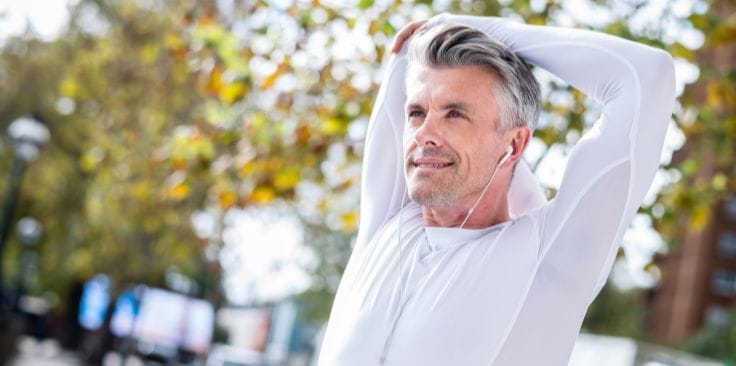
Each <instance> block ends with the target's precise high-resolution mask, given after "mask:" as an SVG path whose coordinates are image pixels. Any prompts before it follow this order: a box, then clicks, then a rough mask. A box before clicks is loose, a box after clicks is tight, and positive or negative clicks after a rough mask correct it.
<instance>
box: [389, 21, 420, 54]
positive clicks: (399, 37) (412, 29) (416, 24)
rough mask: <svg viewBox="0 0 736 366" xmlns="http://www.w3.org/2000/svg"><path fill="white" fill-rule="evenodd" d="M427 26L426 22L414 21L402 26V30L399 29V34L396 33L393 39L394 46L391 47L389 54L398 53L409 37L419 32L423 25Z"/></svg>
mask: <svg viewBox="0 0 736 366" xmlns="http://www.w3.org/2000/svg"><path fill="white" fill-rule="evenodd" d="M426 24H427V20H416V21H413V22H411V23H409V24H407V25H405V26H404V28H401V30H400V31H399V33H396V38H394V44H393V46H391V52H393V53H398V52H399V51H400V50H401V47H402V46H403V45H404V43H405V42H406V41H407V40H408V39H409V38H411V36H412V35H413V34H414V33H416V32H417V31H421V30H422V29H423V28H424V27H425V25H426Z"/></svg>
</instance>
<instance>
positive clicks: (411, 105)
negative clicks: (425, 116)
mask: <svg viewBox="0 0 736 366" xmlns="http://www.w3.org/2000/svg"><path fill="white" fill-rule="evenodd" d="M440 109H442V110H448V109H457V110H461V111H464V112H470V111H471V110H472V108H470V106H469V105H467V104H465V103H462V102H450V103H447V104H444V105H443V106H442V107H441V108H440ZM406 110H407V111H411V110H424V107H423V106H422V105H421V104H419V103H409V104H407V105H406Z"/></svg>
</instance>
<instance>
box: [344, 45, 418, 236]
mask: <svg viewBox="0 0 736 366" xmlns="http://www.w3.org/2000/svg"><path fill="white" fill-rule="evenodd" d="M385 67H386V69H385V71H384V72H385V76H384V77H383V82H382V84H381V87H380V89H379V91H378V96H377V97H376V102H375V104H374V105H373V112H372V114H371V118H370V122H369V124H368V131H367V132H366V139H365V148H364V152H363V171H362V178H361V187H360V225H359V227H358V237H357V239H356V242H355V247H356V248H357V247H360V246H362V245H366V244H367V243H368V242H369V241H370V240H371V238H372V237H373V236H374V235H375V233H376V231H377V230H378V228H379V227H380V226H381V225H382V224H383V223H384V222H385V221H386V220H388V219H389V218H391V217H392V216H394V215H395V214H396V213H397V212H398V210H399V206H400V204H401V197H402V195H403V194H404V192H405V191H406V183H405V181H404V173H403V167H402V160H403V159H402V146H403V143H402V138H403V133H404V102H405V101H406V93H405V91H404V74H405V71H406V58H405V56H404V55H403V54H402V53H400V54H397V55H392V56H391V58H390V59H389V61H388V64H387V65H386V66H385Z"/></svg>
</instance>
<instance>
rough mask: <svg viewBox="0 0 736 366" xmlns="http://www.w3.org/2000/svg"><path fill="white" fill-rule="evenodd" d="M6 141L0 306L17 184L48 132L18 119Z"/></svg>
mask: <svg viewBox="0 0 736 366" xmlns="http://www.w3.org/2000/svg"><path fill="white" fill-rule="evenodd" d="M8 137H10V142H11V144H12V146H13V164H12V167H11V169H10V176H9V181H8V191H7V193H6V196H5V202H4V204H3V211H2V216H1V217H0V218H1V219H2V221H0V305H1V304H2V303H4V300H5V297H4V293H3V292H2V290H3V285H4V282H5V281H4V278H3V253H4V252H5V242H6V241H7V239H8V234H9V233H10V227H11V223H12V221H13V211H15V205H16V203H17V202H18V195H19V193H20V183H21V179H22V178H23V172H24V171H25V168H26V165H28V163H30V162H31V161H33V160H34V159H36V157H38V154H39V152H40V151H41V148H42V147H43V146H44V145H46V143H47V142H48V141H49V129H48V128H47V127H46V125H45V124H44V123H43V122H41V121H39V120H37V119H35V118H32V117H21V118H18V119H16V120H15V121H13V122H12V123H11V124H10V126H8Z"/></svg>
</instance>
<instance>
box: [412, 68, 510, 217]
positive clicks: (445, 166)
mask: <svg viewBox="0 0 736 366" xmlns="http://www.w3.org/2000/svg"><path fill="white" fill-rule="evenodd" d="M497 82H498V80H497V78H496V77H495V76H494V75H493V74H491V73H490V72H488V71H486V70H484V69H481V68H479V67H453V68H431V67H426V66H421V65H416V64H415V65H411V66H410V69H409V72H408V74H407V82H406V88H407V102H406V108H405V112H406V121H407V124H406V127H405V130H404V174H405V176H406V181H407V185H408V190H409V196H410V197H411V198H412V199H413V200H414V201H416V202H418V203H419V204H421V205H423V206H427V207H433V208H449V207H454V206H457V205H460V204H466V203H467V202H470V203H472V201H474V200H475V199H477V197H478V195H479V194H480V192H481V191H482V190H483V188H484V187H485V185H486V183H488V180H489V179H490V176H491V174H492V172H493V169H494V168H495V166H496V164H497V163H498V160H499V158H500V156H501V155H502V154H503V150H504V148H503V147H502V146H501V134H499V133H498V132H496V123H497V119H498V116H499V108H498V104H497V103H496V100H495V98H494V97H493V90H494V86H495V85H496V84H495V83H497Z"/></svg>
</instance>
